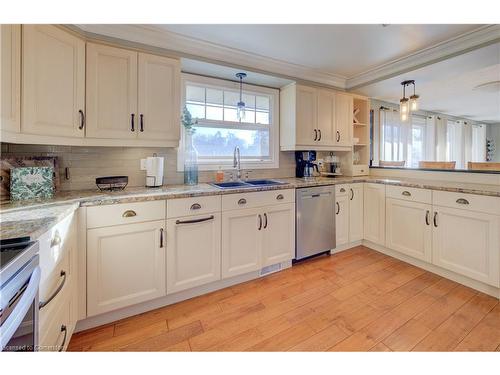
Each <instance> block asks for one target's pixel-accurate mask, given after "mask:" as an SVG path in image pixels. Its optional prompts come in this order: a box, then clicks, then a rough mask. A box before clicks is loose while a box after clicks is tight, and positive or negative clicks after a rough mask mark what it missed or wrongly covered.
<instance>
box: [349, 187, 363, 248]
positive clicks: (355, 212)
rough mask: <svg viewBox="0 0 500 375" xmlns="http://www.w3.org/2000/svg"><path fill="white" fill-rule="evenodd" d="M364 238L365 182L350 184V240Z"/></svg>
mask: <svg viewBox="0 0 500 375" xmlns="http://www.w3.org/2000/svg"><path fill="white" fill-rule="evenodd" d="M362 239H363V184H352V185H350V186H349V241H350V242H354V241H361V240H362Z"/></svg>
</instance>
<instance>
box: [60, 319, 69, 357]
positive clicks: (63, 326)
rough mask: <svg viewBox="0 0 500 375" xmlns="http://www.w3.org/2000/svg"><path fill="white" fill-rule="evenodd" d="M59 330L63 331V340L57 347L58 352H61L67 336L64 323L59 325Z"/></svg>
mask: <svg viewBox="0 0 500 375" xmlns="http://www.w3.org/2000/svg"><path fill="white" fill-rule="evenodd" d="M61 332H64V337H63V341H62V343H61V346H60V347H59V350H58V352H62V351H63V350H64V345H66V339H67V337H68V329H67V328H66V326H65V325H64V324H63V325H61Z"/></svg>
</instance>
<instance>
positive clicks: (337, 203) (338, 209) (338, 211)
mask: <svg viewBox="0 0 500 375" xmlns="http://www.w3.org/2000/svg"><path fill="white" fill-rule="evenodd" d="M335 204H336V205H337V212H335V214H336V215H338V214H339V213H340V204H339V202H335Z"/></svg>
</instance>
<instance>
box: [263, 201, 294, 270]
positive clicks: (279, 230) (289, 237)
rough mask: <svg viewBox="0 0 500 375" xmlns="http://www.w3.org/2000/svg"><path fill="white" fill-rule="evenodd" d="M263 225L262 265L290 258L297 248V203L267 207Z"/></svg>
mask: <svg viewBox="0 0 500 375" xmlns="http://www.w3.org/2000/svg"><path fill="white" fill-rule="evenodd" d="M263 216H264V224H263V226H262V236H263V239H262V240H263V245H262V266H263V267H265V266H270V265H272V264H276V263H280V262H284V261H287V260H290V259H292V258H293V256H294V251H293V250H294V249H295V204H293V203H289V204H280V205H276V206H271V207H267V208H266V210H265V212H264V214H263Z"/></svg>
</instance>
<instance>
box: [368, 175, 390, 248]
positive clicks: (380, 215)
mask: <svg viewBox="0 0 500 375" xmlns="http://www.w3.org/2000/svg"><path fill="white" fill-rule="evenodd" d="M364 185H365V186H364V199H363V206H364V209H363V211H364V217H363V218H364V222H363V225H364V228H363V232H364V239H365V240H368V241H371V242H373V243H376V244H378V245H385V185H383V184H375V183H365V184H364Z"/></svg>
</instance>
